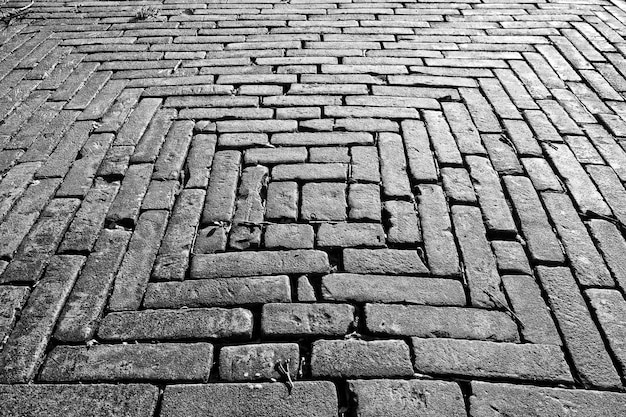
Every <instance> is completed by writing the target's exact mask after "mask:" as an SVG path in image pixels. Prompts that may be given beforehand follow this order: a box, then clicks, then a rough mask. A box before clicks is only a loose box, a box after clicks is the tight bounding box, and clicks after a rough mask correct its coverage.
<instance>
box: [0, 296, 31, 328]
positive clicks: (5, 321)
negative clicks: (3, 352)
mask: <svg viewBox="0 0 626 417" xmlns="http://www.w3.org/2000/svg"><path fill="white" fill-rule="evenodd" d="M29 294H30V291H29V290H28V288H27V287H17V286H10V285H3V286H1V287H0V340H5V337H7V336H8V335H9V332H10V331H11V330H12V329H13V325H14V324H15V320H16V319H17V317H18V313H19V311H20V310H21V309H22V306H23V305H24V303H25V302H26V298H27V297H28V295H29Z"/></svg>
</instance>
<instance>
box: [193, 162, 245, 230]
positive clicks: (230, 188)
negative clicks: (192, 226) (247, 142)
mask: <svg viewBox="0 0 626 417" xmlns="http://www.w3.org/2000/svg"><path fill="white" fill-rule="evenodd" d="M240 164H241V153H240V152H237V151H219V152H216V153H215V157H214V158H213V165H212V168H211V176H210V179H209V188H208V189H207V194H206V199H205V204H204V209H203V212H202V220H201V221H202V223H203V224H206V223H211V222H220V221H222V222H229V221H230V220H231V217H232V215H233V211H234V210H235V193H236V191H237V182H238V180H239V165H240Z"/></svg>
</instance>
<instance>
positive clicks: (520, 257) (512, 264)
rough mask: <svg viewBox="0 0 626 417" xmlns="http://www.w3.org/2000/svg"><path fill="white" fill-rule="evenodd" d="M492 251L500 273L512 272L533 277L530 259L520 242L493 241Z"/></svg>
mask: <svg viewBox="0 0 626 417" xmlns="http://www.w3.org/2000/svg"><path fill="white" fill-rule="evenodd" d="M491 249H492V250H493V254H494V255H495V256H496V263H497V264H498V271H500V273H503V272H510V273H520V274H527V275H531V273H532V272H531V269H530V264H529V263H528V258H527V257H526V253H525V252H524V247H523V246H522V245H521V244H520V243H519V242H513V241H506V240H493V241H491Z"/></svg>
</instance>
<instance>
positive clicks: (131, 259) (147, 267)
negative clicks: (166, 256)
mask: <svg viewBox="0 0 626 417" xmlns="http://www.w3.org/2000/svg"><path fill="white" fill-rule="evenodd" d="M167 217H168V213H167V212H166V211H163V210H161V211H156V210H151V211H146V212H144V213H143V214H142V215H141V216H140V217H139V221H138V222H137V227H136V228H135V230H134V232H133V235H132V237H131V239H130V243H129V244H128V249H127V251H126V254H125V255H124V260H123V261H122V265H121V266H120V270H119V271H118V273H117V276H116V277H115V286H114V287H113V293H112V294H111V298H110V299H109V304H108V306H109V310H111V311H121V310H137V309H138V308H139V305H140V304H141V300H142V298H143V295H144V292H145V290H146V286H147V284H148V280H149V279H150V271H151V269H152V264H153V263H154V260H155V257H156V255H157V250H158V247H159V244H160V242H161V239H162V237H163V234H164V233H165V226H166V224H167Z"/></svg>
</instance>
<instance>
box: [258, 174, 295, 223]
mask: <svg viewBox="0 0 626 417" xmlns="http://www.w3.org/2000/svg"><path fill="white" fill-rule="evenodd" d="M298 196H299V192H298V184H297V183H296V182H291V181H285V182H282V181H281V182H270V183H269V185H268V187H267V204H266V211H265V217H266V218H267V219H268V220H296V219H297V218H298Z"/></svg>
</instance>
